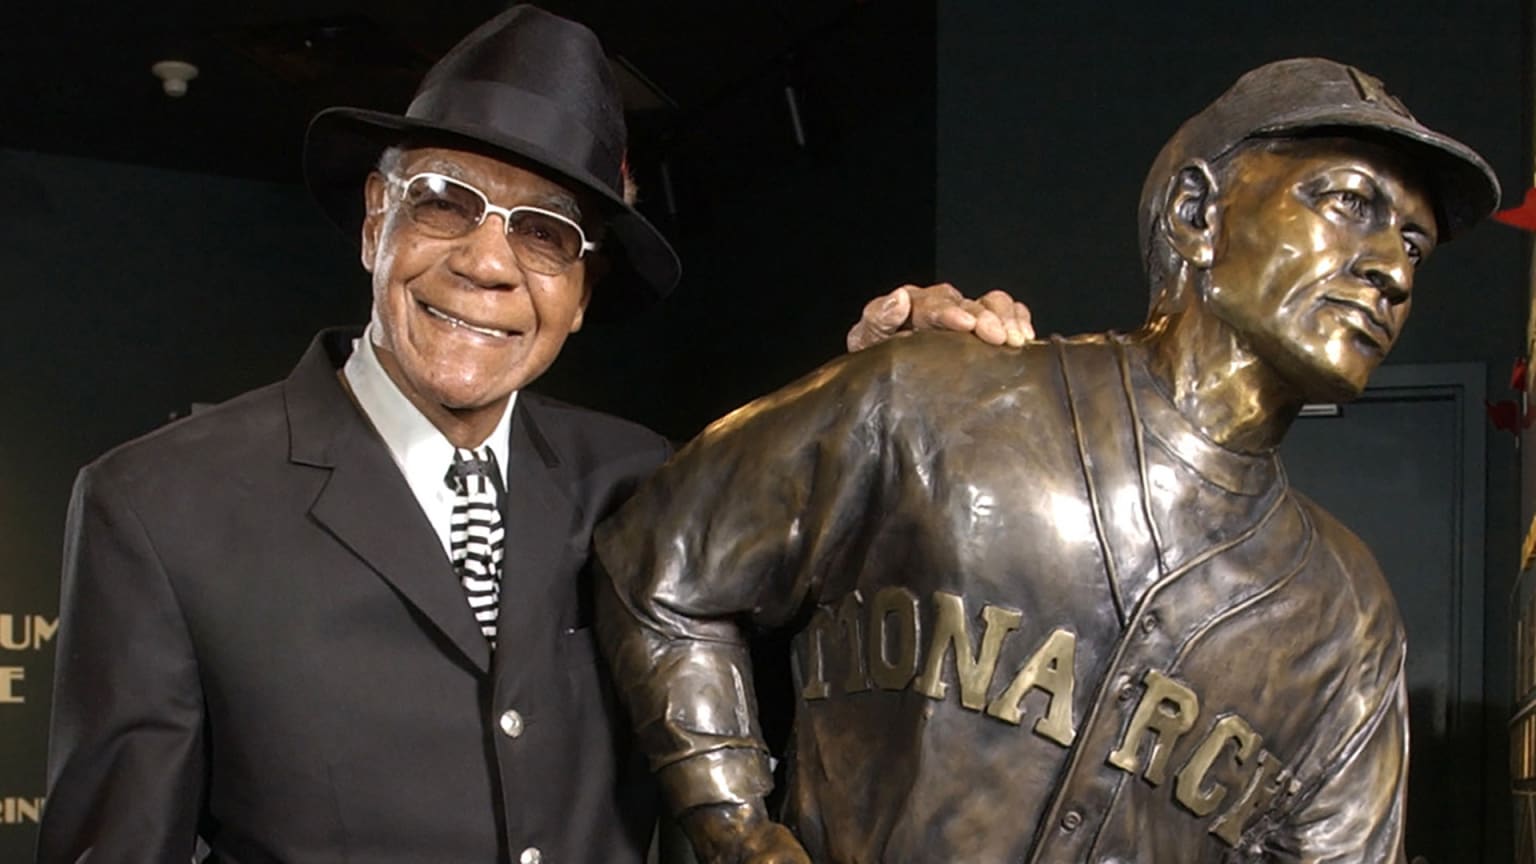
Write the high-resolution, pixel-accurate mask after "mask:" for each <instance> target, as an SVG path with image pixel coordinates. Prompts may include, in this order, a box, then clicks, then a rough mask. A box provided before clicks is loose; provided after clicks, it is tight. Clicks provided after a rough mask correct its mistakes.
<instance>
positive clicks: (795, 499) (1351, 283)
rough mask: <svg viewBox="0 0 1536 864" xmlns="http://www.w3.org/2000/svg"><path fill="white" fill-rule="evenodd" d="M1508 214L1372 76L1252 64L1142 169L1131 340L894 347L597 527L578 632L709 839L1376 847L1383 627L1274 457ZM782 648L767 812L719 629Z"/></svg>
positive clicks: (1361, 381)
mask: <svg viewBox="0 0 1536 864" xmlns="http://www.w3.org/2000/svg"><path fill="white" fill-rule="evenodd" d="M1497 199H1498V185H1497V181H1496V179H1495V178H1494V176H1493V174H1492V172H1491V171H1490V170H1489V168H1488V167H1487V165H1486V164H1484V162H1483V161H1482V159H1481V158H1479V157H1478V156H1477V154H1475V153H1474V152H1472V151H1471V150H1470V149H1468V148H1467V147H1466V146H1464V145H1462V144H1460V143H1458V142H1456V141H1454V140H1452V139H1450V138H1448V137H1446V136H1444V135H1441V134H1439V133H1436V132H1434V131H1432V130H1430V129H1428V128H1426V127H1425V126H1423V125H1422V124H1420V123H1419V122H1417V121H1416V120H1415V119H1414V118H1413V117H1412V116H1410V115H1409V113H1408V112H1407V110H1406V109H1404V108H1403V106H1402V104H1401V103H1400V102H1398V101H1397V100H1396V99H1394V98H1393V97H1392V96H1390V95H1388V93H1387V92H1386V91H1385V90H1384V89H1383V88H1382V85H1381V83H1380V82H1379V81H1377V80H1376V79H1374V78H1372V77H1370V76H1368V75H1365V74H1363V73H1362V72H1360V71H1359V70H1356V69H1353V68H1350V67H1348V66H1344V65H1341V64H1338V63H1334V62H1332V61H1327V60H1320V59H1299V60H1288V61H1282V62H1279V63H1274V64H1270V65H1267V66H1264V67H1261V68H1259V69H1257V70H1254V71H1253V72H1250V73H1248V74H1247V75H1245V76H1244V77H1243V78H1241V79H1240V80H1239V81H1238V82H1237V83H1236V84H1235V85H1234V86H1233V87H1232V89H1230V90H1229V91H1227V92H1226V93H1225V94H1224V95H1222V96H1221V97H1220V98H1218V99H1217V100H1216V101H1215V102H1214V103H1212V104H1211V105H1210V106H1209V107H1207V108H1206V109H1205V110H1204V111H1202V112H1201V113H1199V114H1197V115H1196V116H1195V117H1193V118H1192V119H1190V120H1189V121H1188V122H1186V123H1185V124H1184V126H1183V127H1182V128H1181V129H1180V130H1179V131H1178V133H1177V134H1175V135H1174V136H1173V138H1172V139H1171V140H1170V141H1169V142H1168V144H1167V145H1166V146H1165V147H1164V148H1163V151H1162V153H1161V154H1160V155H1159V156H1158V158H1157V160H1156V162H1155V163H1154V165H1153V167H1152V169H1151V171H1150V173H1149V175H1148V178H1147V182H1146V185H1145V187H1144V188H1143V192H1142V206H1141V219H1140V227H1141V243H1142V250H1143V254H1144V258H1145V261H1146V265H1147V270H1148V274H1149V278H1150V282H1151V285H1152V308H1151V313H1150V315H1149V317H1148V320H1147V322H1146V324H1145V325H1144V326H1143V327H1142V328H1141V329H1139V330H1137V331H1135V332H1133V333H1130V334H1128V335H1122V334H1115V333H1109V334H1096V335H1091V336H1083V337H1077V338H1071V339H1063V338H1059V337H1058V338H1053V339H1051V340H1049V341H1046V342H1036V343H1031V344H1029V345H1026V346H1025V347H1023V348H1021V349H1015V350H1009V349H997V348H991V347H987V346H982V345H979V344H974V340H965V339H958V338H946V337H943V336H931V337H930V336H919V337H913V338H906V339H900V340H894V341H892V342H891V343H889V344H886V345H882V346H880V347H878V348H875V349H873V350H871V351H867V352H863V353H860V354H857V355H853V356H849V357H844V358H841V359H839V360H837V361H835V362H833V363H831V364H829V365H827V366H825V367H823V368H822V369H820V370H818V371H817V372H814V373H812V374H811V375H809V376H808V377H806V378H804V379H802V380H801V381H799V382H798V383H796V384H794V385H792V386H790V387H788V388H786V389H784V390H782V391H779V392H778V393H774V394H772V395H770V396H767V397H765V398H763V399H760V400H758V401H756V402H754V403H752V404H750V405H748V406H746V407H744V408H742V409H740V410H738V411H736V412H735V413H733V414H731V415H728V416H727V417H725V418H723V419H722V420H720V421H718V422H717V423H715V424H714V425H713V426H711V427H710V428H709V429H708V430H706V431H705V432H704V433H703V434H702V435H701V436H700V437H699V438H698V439H697V440H696V441H694V442H693V443H692V444H690V445H689V446H688V448H687V449H685V450H684V451H682V452H681V453H680V454H679V455H678V456H677V457H676V459H675V460H674V462H673V463H672V464H671V465H670V466H669V467H668V468H666V469H664V470H663V471H662V472H661V473H659V474H658V475H656V476H655V477H654V478H653V479H652V480H651V481H650V482H649V484H648V485H647V486H645V487H644V488H643V490H642V491H641V493H640V494H639V495H637V496H636V497H635V498H634V499H633V500H631V501H630V502H629V504H628V505H627V506H626V507H625V508H624V509H623V510H622V511H621V512H620V513H619V515H618V516H616V517H615V518H614V519H613V520H612V521H610V522H609V523H608V524H607V525H606V526H604V527H603V528H602V529H601V530H600V532H599V535H600V541H599V552H600V555H601V558H602V561H603V563H604V565H605V567H606V569H607V570H608V571H609V573H610V575H611V577H612V585H613V587H614V589H615V590H613V591H611V592H607V593H606V594H605V595H604V596H603V597H602V598H601V600H600V602H601V603H602V604H603V605H602V607H601V609H600V614H601V626H602V627H603V629H604V632H603V639H604V643H605V650H606V651H607V653H608V656H609V657H610V659H611V661H612V663H613V664H614V667H615V676H614V677H615V680H616V681H618V682H620V686H621V687H622V688H623V696H624V699H625V700H626V702H627V704H628V707H629V710H630V713H631V716H632V719H633V720H634V723H635V726H636V729H637V732H638V735H639V738H640V741H641V746H642V747H643V749H644V750H645V751H646V752H647V754H648V755H649V757H650V759H651V763H652V767H653V768H654V770H655V771H656V773H657V776H658V777H659V779H660V780H661V783H662V785H663V787H664V789H665V790H666V792H667V794H668V796H669V799H670V803H671V805H672V806H673V807H674V808H675V810H676V811H677V812H678V813H679V814H680V815H681V819H682V822H683V825H684V828H685V830H687V831H688V833H689V835H690V838H691V839H692V840H693V842H694V845H695V847H696V848H697V849H698V851H699V852H700V855H701V858H702V859H703V860H706V861H714V862H763V864H766V862H797V861H805V860H813V861H818V862H875V861H880V862H914V864H915V862H934V861H946V862H951V861H953V862H960V861H965V862H1002V861H1028V862H1051V864H1054V862H1069V861H1072V862H1075V861H1120V862H1129V861H1155V862H1179V864H1188V862H1215V861H1234V860H1244V861H1246V860H1260V859H1266V860H1267V859H1269V858H1272V857H1279V858H1284V859H1285V860H1292V859H1296V860H1308V861H1311V860H1328V861H1361V862H1379V861H1386V860H1389V859H1393V858H1394V857H1398V858H1400V857H1401V855H1402V830H1403V793H1404V782H1405V777H1406V771H1407V761H1406V748H1407V711H1406V704H1405V698H1406V697H1405V690H1404V682H1403V657H1404V642H1403V627H1402V623H1401V620H1400V618H1399V616H1398V612H1397V608H1396V605H1395V603H1394V601H1393V599H1392V597H1391V595H1390V593H1389V591H1388V588H1387V585H1386V582H1385V580H1384V579H1383V577H1382V575H1381V573H1380V571H1379V570H1378V568H1377V566H1376V564H1375V562H1374V560H1373V559H1372V557H1371V554H1370V552H1369V550H1367V549H1366V548H1365V547H1364V546H1363V545H1362V544H1361V543H1360V541H1359V540H1358V539H1357V538H1356V537H1355V536H1354V535H1353V534H1351V533H1350V532H1349V531H1348V530H1347V529H1346V528H1344V527H1343V526H1342V525H1340V524H1339V523H1338V522H1336V521H1335V520H1334V519H1332V518H1331V517H1330V516H1329V515H1328V514H1327V513H1325V512H1323V511H1322V510H1321V509H1320V508H1319V507H1317V505H1315V504H1314V503H1312V502H1311V501H1309V500H1307V499H1306V498H1305V497H1303V496H1302V495H1300V494H1298V493H1296V492H1295V491H1294V490H1292V489H1290V488H1289V486H1288V485H1287V483H1286V479H1285V473H1284V470H1283V468H1282V467H1281V464H1280V461H1279V459H1278V457H1277V455H1276V452H1275V448H1276V447H1277V445H1278V444H1279V443H1280V441H1281V439H1282V437H1283V436H1284V434H1285V431H1286V429H1287V427H1288V426H1289V425H1290V423H1291V421H1292V420H1293V419H1294V418H1295V417H1296V415H1297V412H1298V411H1299V410H1300V408H1301V406H1302V404H1303V403H1304V402H1307V401H1312V400H1323V399H1327V400H1333V399H1339V398H1348V397H1350V396H1354V395H1357V394H1358V393H1360V391H1361V390H1362V389H1363V388H1364V386H1365V383H1366V379H1367V377H1368V376H1369V375H1370V373H1371V372H1372V371H1373V370H1374V369H1375V368H1376V366H1377V365H1378V364H1379V363H1380V362H1381V360H1382V358H1383V357H1384V356H1385V355H1386V354H1387V352H1388V351H1389V350H1390V349H1391V347H1392V344H1393V342H1394V341H1395V340H1396V338H1397V336H1398V334H1399V332H1400V330H1401V328H1402V325H1403V323H1404V320H1405V319H1406V318H1407V315H1408V309H1409V306H1410V302H1411V298H1412V290H1413V282H1414V278H1415V271H1416V269H1417V267H1418V265H1419V264H1420V263H1421V262H1422V261H1423V259H1424V258H1425V257H1426V256H1428V255H1429V253H1430V252H1431V251H1432V250H1433V249H1434V247H1435V245H1436V244H1437V243H1443V242H1445V241H1446V240H1447V239H1449V238H1450V237H1451V236H1452V235H1454V234H1456V233H1457V232H1459V231H1461V230H1463V229H1465V228H1467V227H1469V226H1470V225H1471V224H1472V223H1474V222H1476V221H1477V220H1478V219H1480V218H1482V217H1483V216H1485V215H1486V214H1487V213H1489V212H1490V211H1491V210H1492V208H1493V205H1494V204H1495V202H1496V201H1497ZM776 628H792V629H793V630H794V632H795V633H796V635H795V638H794V646H795V647H794V657H793V659H794V666H795V674H796V686H797V687H798V688H799V700H798V704H797V706H796V718H795V730H794V735H793V740H792V743H791V750H790V752H789V754H788V759H789V765H788V781H787V782H788V788H787V795H786V799H785V809H784V813H783V814H782V817H781V821H782V825H780V824H776V823H774V822H772V821H770V820H769V819H768V816H767V814H766V812H765V811H764V806H763V798H764V796H765V795H766V794H767V793H768V792H769V791H770V789H771V783H772V779H771V773H770V769H769V756H768V752H767V750H766V748H765V747H764V745H763V742H762V738H761V735H760V732H759V727H758V723H757V717H756V707H755V703H754V696H753V689H752V670H751V669H750V666H749V661H748V653H747V648H746V639H747V638H748V636H749V635H750V634H752V633H753V632H755V631H761V630H768V629H776ZM784 826H788V828H789V829H792V830H793V834H791V833H790V831H788V830H785V828H784Z"/></svg>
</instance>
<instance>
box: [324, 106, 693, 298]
mask: <svg viewBox="0 0 1536 864" xmlns="http://www.w3.org/2000/svg"><path fill="white" fill-rule="evenodd" d="M406 142H409V143H411V144H413V145H416V146H420V145H422V144H425V143H433V142H441V143H442V145H443V146H445V147H452V148H456V149H465V150H471V151H474V152H480V153H485V154H487V155H491V156H509V157H512V161H514V162H519V163H526V162H531V163H534V164H535V165H536V166H538V167H539V168H541V169H544V170H546V171H549V172H551V173H552V174H553V175H554V176H553V179H556V180H558V181H561V182H562V183H563V184H569V185H573V186H575V187H579V188H580V189H582V190H585V191H587V192H589V193H591V194H593V195H594V196H596V197H597V199H598V200H599V202H600V206H602V207H603V208H604V209H605V211H606V212H605V213H604V217H605V224H606V225H607V229H608V232H607V235H606V236H605V237H604V239H603V245H602V249H601V251H600V253H599V254H601V255H602V256H603V257H604V258H605V259H606V261H607V262H608V272H607V273H606V274H605V275H604V277H603V280H602V283H601V284H600V285H599V286H598V288H597V289H596V290H595V291H594V292H593V298H592V302H591V305H590V307H589V309H588V317H589V318H590V319H593V320H604V319H609V320H611V319H613V318H620V317H626V316H627V315H629V314H633V313H634V312H635V311H637V310H638V309H641V308H644V307H646V306H649V305H651V304H652V303H654V302H656V301H657V300H659V299H661V298H663V297H665V296H667V294H669V293H671V291H672V289H673V287H675V286H676V285H677V282H678V279H679V278H680V277H681V275H682V265H681V263H680V262H679V261H678V258H677V253H676V252H674V251H673V249H672V246H671V244H669V243H668V242H667V240H666V238H665V237H663V236H662V235H661V232H660V231H658V230H657V229H656V227H655V226H654V225H652V224H651V223H650V221H649V220H647V219H646V218H645V217H644V216H642V215H641V214H640V213H639V212H638V211H637V210H635V209H634V208H633V207H631V206H630V205H629V204H627V203H625V201H624V200H623V198H621V197H619V196H618V195H617V194H615V193H614V191H613V190H612V189H611V188H609V187H608V185H607V184H605V183H603V182H602V181H600V180H598V179H597V178H596V177H594V176H592V175H590V174H589V173H587V172H586V171H585V170H583V169H582V168H581V167H580V166H577V165H575V164H572V163H571V162H570V161H569V160H566V159H564V158H562V157H561V156H560V154H558V153H550V152H548V151H546V150H545V149H544V148H541V147H539V146H537V145H535V144H532V143H530V142H526V141H521V140H517V139H510V138H508V137H506V136H504V135H502V134H500V133H498V132H496V131H494V130H491V129H487V128H479V127H475V126H469V125H466V126H454V125H445V124H441V123H435V122H427V121H421V120H414V119H412V118H409V117H403V116H399V115H395V114H389V113H386V112H383V111H370V110H367V109H362V108H329V109H326V110H325V111H322V112H320V113H319V114H317V115H316V116H315V118H314V120H312V121H311V122H310V124H309V130H308V132H307V133H306V135H305V141H304V180H305V183H306V185H307V186H308V187H309V190H310V193H311V194H312V195H314V197H315V199H316V201H318V202H319V204H320V207H321V209H322V210H324V211H325V214H326V215H327V216H328V217H329V218H330V220H331V221H332V222H333V223H335V224H336V226H337V227H339V228H340V229H341V230H342V231H343V232H345V233H346V234H347V235H348V236H350V237H351V238H352V240H353V242H358V241H359V239H360V237H361V231H362V224H363V185H364V183H365V181H366V180H367V178H368V175H369V173H370V172H372V171H373V170H374V169H375V167H376V166H377V164H378V160H379V156H380V154H381V153H383V151H384V149H385V148H387V147H390V146H394V145H397V144H402V143H406Z"/></svg>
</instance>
